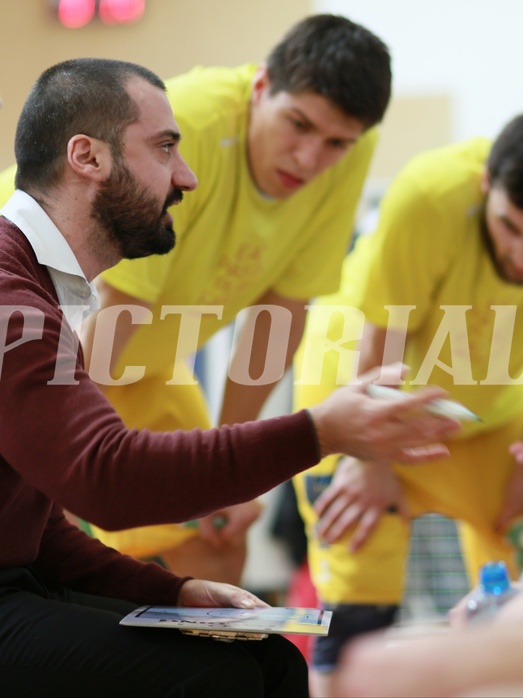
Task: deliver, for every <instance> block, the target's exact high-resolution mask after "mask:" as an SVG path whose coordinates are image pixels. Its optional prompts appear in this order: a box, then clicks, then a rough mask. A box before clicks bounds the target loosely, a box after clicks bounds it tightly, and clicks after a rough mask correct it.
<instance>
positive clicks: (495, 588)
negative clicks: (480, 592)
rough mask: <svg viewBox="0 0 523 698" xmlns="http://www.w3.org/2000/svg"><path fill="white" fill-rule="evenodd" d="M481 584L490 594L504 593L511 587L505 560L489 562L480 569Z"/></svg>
mask: <svg viewBox="0 0 523 698" xmlns="http://www.w3.org/2000/svg"><path fill="white" fill-rule="evenodd" d="M479 574H480V584H481V586H482V587H483V589H484V591H486V592H487V593H488V594H495V595H496V596H498V595H499V594H503V593H504V592H505V591H507V590H508V589H510V579H509V576H508V571H507V566H506V565H505V563H504V562H487V564H486V565H483V567H482V568H481V571H480V573H479Z"/></svg>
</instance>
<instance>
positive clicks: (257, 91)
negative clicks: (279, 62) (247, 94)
mask: <svg viewBox="0 0 523 698" xmlns="http://www.w3.org/2000/svg"><path fill="white" fill-rule="evenodd" d="M270 84H271V81H270V79H269V71H268V68H267V66H266V65H265V64H262V65H260V67H259V68H258V70H257V71H256V73H255V74H254V77H253V78H252V80H251V87H252V91H251V102H252V103H253V104H257V103H258V102H259V101H260V100H261V98H262V96H263V95H264V94H265V93H266V92H268V91H269V88H270Z"/></svg>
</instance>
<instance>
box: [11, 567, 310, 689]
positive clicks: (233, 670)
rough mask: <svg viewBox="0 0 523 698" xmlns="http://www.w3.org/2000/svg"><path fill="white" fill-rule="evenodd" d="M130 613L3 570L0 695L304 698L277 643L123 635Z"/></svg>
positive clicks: (140, 631) (283, 646)
mask: <svg viewBox="0 0 523 698" xmlns="http://www.w3.org/2000/svg"><path fill="white" fill-rule="evenodd" d="M135 607H136V605H135V604H132V603H128V602H126V601H121V600H117V599H109V598H104V597H99V596H91V595H88V594H79V593H77V592H73V591H71V590H68V589H61V590H59V591H52V592H51V591H49V590H48V589H47V588H46V586H45V585H44V584H42V583H41V582H40V581H39V580H38V578H37V577H36V576H35V575H34V574H33V572H32V571H31V570H30V569H28V568H18V569H12V570H9V571H3V572H0V695H1V696H4V697H5V698H15V697H18V696H27V697H30V698H46V697H47V696H49V698H60V697H61V696H64V698H65V697H66V698H71V696H74V697H75V698H83V697H85V698H103V697H104V696H107V697H108V698H109V697H110V698H118V697H119V696H122V698H123V697H125V698H132V697H133V696H137V697H139V698H146V697H148V696H151V697H152V696H158V697H160V696H162V697H165V698H171V697H172V698H175V697H176V698H191V697H194V698H215V697H216V698H222V697H223V698H225V697H226V696H227V697H231V698H236V697H237V698H247V696H249V698H251V697H252V698H258V697H259V698H261V697H262V696H271V698H306V697H307V696H308V682H307V666H306V664H305V661H304V659H303V657H302V656H301V654H300V653H299V651H298V650H297V649H296V648H295V647H294V646H293V645H292V644H291V643H289V642H288V641H286V640H285V639H284V638H282V637H280V636H278V635H271V636H269V637H268V638H267V639H266V640H261V641H242V640H236V641H234V642H232V643H225V642H220V641H216V640H212V639H207V638H200V637H189V636H187V635H183V634H181V633H180V632H179V631H177V630H173V629H156V628H130V627H124V626H121V625H119V624H118V623H119V620H120V619H121V618H122V617H123V616H124V615H126V614H127V613H129V612H130V611H131V610H132V609H133V608H135Z"/></svg>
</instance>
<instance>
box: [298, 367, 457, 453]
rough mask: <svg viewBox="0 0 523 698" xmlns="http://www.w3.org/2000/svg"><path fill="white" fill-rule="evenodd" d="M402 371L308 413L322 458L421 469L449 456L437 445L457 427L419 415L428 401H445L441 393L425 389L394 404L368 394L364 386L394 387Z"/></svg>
mask: <svg viewBox="0 0 523 698" xmlns="http://www.w3.org/2000/svg"><path fill="white" fill-rule="evenodd" d="M405 368H406V367H401V366H398V365H397V364H392V365H391V366H390V367H384V368H381V367H380V369H375V370H373V371H369V372H368V373H366V374H364V375H363V376H361V377H360V378H359V380H358V384H355V383H354V384H351V385H348V386H347V387H344V388H338V389H337V390H335V391H334V392H333V393H332V394H331V395H330V396H329V397H328V398H327V399H326V400H325V401H324V402H322V403H320V404H318V405H315V406H314V407H311V408H310V409H309V413H310V415H311V417H312V419H313V422H314V424H315V426H316V431H317V434H318V440H319V443H320V450H321V456H322V458H323V457H325V456H328V455H330V454H332V453H344V454H346V455H349V456H354V457H355V458H359V459H360V460H377V461H382V462H387V461H400V462H403V463H419V462H423V461H428V460H434V459H437V458H445V457H447V456H448V455H449V451H448V448H447V447H446V446H444V445H443V444H442V443H441V441H443V440H445V439H447V438H448V437H449V436H450V435H451V434H453V433H455V432H456V431H457V430H458V429H459V428H460V424H459V422H458V421H457V420H455V419H448V418H445V417H440V416H436V415H432V414H430V413H429V412H427V411H426V410H424V409H423V407H424V406H425V405H427V404H428V403H429V402H431V401H432V400H435V399H436V398H441V397H446V396H447V393H446V392H445V391H444V390H442V389H441V388H425V389H422V390H418V391H416V392H415V393H412V394H409V396H408V398H406V399H405V400H401V401H398V402H395V401H388V400H380V399H375V398H370V397H369V396H368V395H367V394H366V392H365V386H366V384H368V383H372V382H373V381H375V380H376V379H377V378H378V376H379V377H380V382H381V383H383V384H388V385H394V384H397V383H398V380H399V378H400V377H401V375H400V374H401V373H404V372H405ZM400 369H401V370H400Z"/></svg>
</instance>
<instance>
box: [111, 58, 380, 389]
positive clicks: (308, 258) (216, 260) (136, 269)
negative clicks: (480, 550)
mask: <svg viewBox="0 0 523 698" xmlns="http://www.w3.org/2000/svg"><path fill="white" fill-rule="evenodd" d="M255 71H256V66H254V65H244V66H240V67H238V68H201V67H197V68H194V69H193V70H191V71H190V72H188V73H186V74H184V75H181V76H179V77H176V78H173V79H171V80H169V81H167V88H168V96H169V99H170V101H171V104H172V107H173V111H174V114H175V118H176V120H177V122H178V125H179V126H180V130H181V133H182V141H181V144H180V151H181V154H182V156H183V157H184V159H185V160H186V162H187V163H188V164H189V166H190V167H191V168H192V169H193V171H194V172H195V174H196V176H197V177H198V180H199V184H198V188H197V189H196V191H195V192H191V193H188V194H187V195H186V197H185V198H184V201H183V203H182V204H181V205H179V206H177V207H175V208H174V209H173V210H172V215H173V218H174V221H175V230H176V232H177V238H178V241H177V245H176V247H175V249H174V250H173V251H172V252H171V253H169V254H168V255H164V256H152V257H148V258H145V259H140V260H133V261H128V260H123V261H122V262H120V263H119V264H118V265H117V266H116V267H113V268H112V269H110V270H108V271H107V272H105V273H104V274H103V277H104V279H105V280H106V281H107V282H108V283H110V284H111V285H112V286H114V287H116V288H117V289H119V290H120V291H123V292H125V293H127V294H129V295H131V296H134V297H137V298H141V299H143V300H146V301H148V302H150V303H152V304H153V317H154V320H153V323H152V324H151V325H146V326H143V327H140V328H139V330H138V331H137V332H136V333H135V334H134V336H133V338H132V340H131V342H130V343H129V345H128V346H127V348H126V350H125V352H124V353H123V355H122V356H121V361H120V367H121V368H123V366H126V365H139V366H143V365H146V366H147V373H146V376H151V375H155V376H157V377H158V376H159V375H161V377H162V380H163V379H167V380H169V379H170V378H171V377H172V374H173V359H174V353H175V349H176V347H177V331H178V323H179V315H176V314H174V315H169V316H167V317H166V318H165V319H163V320H160V319H159V317H160V313H161V309H162V306H166V305H172V304H176V305H185V306H209V305H210V306H218V308H219V309H220V310H219V312H220V313H221V317H220V318H218V317H217V316H216V314H215V311H214V310H212V309H211V311H210V313H209V314H204V315H203V316H202V321H201V326H200V329H199V335H198V347H200V346H201V345H202V344H203V343H204V342H205V341H206V340H207V339H208V338H209V337H211V336H212V335H213V334H214V333H215V332H216V331H217V330H218V329H220V328H221V327H222V326H224V325H226V324H228V323H229V322H230V321H231V320H232V319H233V318H235V316H236V315H237V313H238V312H239V311H240V310H241V309H242V308H244V307H248V306H249V305H252V304H253V303H255V302H256V300H257V299H258V298H259V297H260V296H261V295H262V294H263V293H265V292H266V291H268V290H273V291H275V292H276V293H278V294H280V295H282V296H286V297H289V298H296V299H302V298H303V299H306V298H309V297H312V296H315V295H318V294H320V293H329V292H332V291H334V290H335V289H336V288H337V287H338V285H339V279H340V267H341V263H342V260H343V257H344V255H345V252H346V249H347V245H348V241H349V239H350V236H351V234H352V229H353V220H354V215H355V211H356V207H357V204H358V200H359V198H360V194H361V190H362V187H363V184H364V181H365V177H366V174H367V171H368V167H369V164H370V160H371V157H372V153H373V151H374V147H375V144H376V140H377V132H376V130H375V129H371V130H370V131H369V132H367V133H366V134H364V135H363V136H362V138H361V139H360V141H359V142H358V144H357V145H356V146H355V147H354V148H353V149H352V150H351V151H350V152H349V153H347V155H346V156H344V157H343V158H342V160H341V161H340V162H339V163H337V164H336V165H335V166H334V167H332V168H331V169H330V170H328V171H326V172H324V173H322V175H321V176H320V177H318V178H317V179H315V180H314V182H312V183H311V184H310V185H309V186H306V187H305V188H304V189H303V190H302V191H299V192H297V193H296V194H294V195H293V196H292V197H290V198H289V199H287V200H271V199H268V198H266V197H264V196H262V195H260V193H259V192H258V191H257V190H256V188H255V187H254V186H253V183H252V179H251V177H250V174H249V169H248V163H247V158H246V128H247V119H248V106H249V99H250V93H251V80H252V77H253V76H254V73H255ZM198 312H199V311H198V310H196V308H194V309H193V311H192V315H193V317H198ZM216 312H218V311H216ZM197 322H198V320H197ZM187 351H188V349H187ZM183 353H184V351H183V349H182V348H180V347H178V355H177V358H183Z"/></svg>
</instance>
